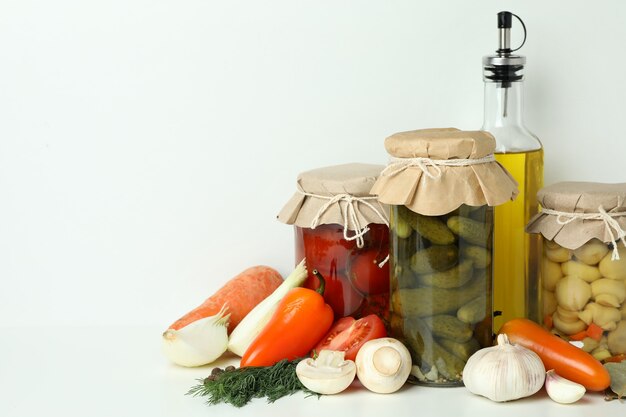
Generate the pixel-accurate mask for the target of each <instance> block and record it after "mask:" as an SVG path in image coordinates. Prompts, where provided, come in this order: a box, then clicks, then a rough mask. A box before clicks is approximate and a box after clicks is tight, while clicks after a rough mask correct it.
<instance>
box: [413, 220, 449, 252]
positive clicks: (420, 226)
mask: <svg viewBox="0 0 626 417" xmlns="http://www.w3.org/2000/svg"><path fill="white" fill-rule="evenodd" d="M411 226H412V227H413V228H414V229H415V231H416V232H417V233H419V235H420V236H422V237H423V238H425V239H428V240H429V241H430V242H432V243H434V244H435V245H450V244H452V243H454V241H455V240H456V238H455V236H454V233H452V231H451V230H450V229H449V228H448V226H446V224H445V223H444V222H443V221H441V220H439V219H438V218H437V217H432V216H422V215H421V214H417V213H416V214H415V216H413V218H412V219H411Z"/></svg>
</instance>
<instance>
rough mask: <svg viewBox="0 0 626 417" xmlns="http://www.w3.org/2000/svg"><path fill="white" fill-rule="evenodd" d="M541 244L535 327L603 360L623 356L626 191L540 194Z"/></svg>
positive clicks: (601, 187) (614, 187)
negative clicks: (538, 325) (541, 327)
mask: <svg viewBox="0 0 626 417" xmlns="http://www.w3.org/2000/svg"><path fill="white" fill-rule="evenodd" d="M537 199H538V201H539V203H540V204H541V206H542V210H541V212H540V213H539V214H537V215H536V216H535V217H534V218H533V219H531V221H530V222H529V224H528V226H527V228H526V230H527V231H528V232H529V233H540V234H541V235H542V237H543V256H542V260H541V274H540V278H539V283H537V286H538V287H539V288H541V289H542V290H541V293H540V299H539V303H538V305H539V306H540V307H539V309H540V311H539V312H538V313H537V315H536V316H537V321H539V322H541V323H543V325H544V326H545V327H546V328H548V329H550V330H551V331H552V332H553V333H555V334H558V335H559V336H561V337H562V338H564V339H565V340H570V341H579V342H582V345H581V346H582V349H583V350H585V351H587V352H590V353H591V354H592V355H593V356H594V357H595V358H596V359H598V360H601V361H604V360H607V359H610V358H612V357H615V356H617V357H620V358H621V357H623V356H621V355H624V354H626V301H625V300H626V238H625V236H626V184H600V183H591V182H562V183H557V184H554V185H550V186H548V187H545V188H543V189H542V190H540V191H539V193H537Z"/></svg>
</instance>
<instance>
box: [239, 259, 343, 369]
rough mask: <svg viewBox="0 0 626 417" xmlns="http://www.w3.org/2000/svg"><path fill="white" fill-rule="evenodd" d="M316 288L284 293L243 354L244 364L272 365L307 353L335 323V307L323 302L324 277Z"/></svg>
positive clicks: (242, 361) (315, 273) (242, 362)
mask: <svg viewBox="0 0 626 417" xmlns="http://www.w3.org/2000/svg"><path fill="white" fill-rule="evenodd" d="M313 274H314V275H315V276H317V278H318V279H319V280H320V286H319V288H318V289H317V290H310V289H308V288H294V289H292V290H291V291H289V292H288V293H287V295H285V297H283V299H282V300H281V301H280V303H279V304H278V307H277V309H276V312H275V313H274V315H273V316H272V318H271V319H270V321H269V322H268V323H267V324H266V325H265V327H264V328H263V330H261V333H259V335H258V336H257V338H256V339H254V341H253V342H252V344H250V346H249V347H248V349H247V350H246V352H245V353H244V355H243V357H242V358H241V364H240V366H241V367H244V366H272V365H274V364H276V363H277V362H279V361H280V360H282V359H288V360H293V359H296V358H299V357H302V356H306V355H307V354H308V353H309V352H310V351H311V349H313V348H314V347H315V345H316V344H317V342H319V341H320V340H321V339H322V337H324V335H325V334H326V333H327V332H328V330H329V329H330V326H331V325H332V324H333V317H334V315H333V309H332V308H331V307H330V306H329V305H328V304H326V303H325V302H324V297H323V296H322V294H323V293H324V286H325V283H324V278H323V277H322V275H321V274H320V273H319V272H317V271H316V270H314V271H313Z"/></svg>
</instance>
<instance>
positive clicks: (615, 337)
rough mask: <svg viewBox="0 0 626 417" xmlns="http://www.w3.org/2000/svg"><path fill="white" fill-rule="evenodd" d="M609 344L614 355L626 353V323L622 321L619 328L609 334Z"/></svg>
mask: <svg viewBox="0 0 626 417" xmlns="http://www.w3.org/2000/svg"><path fill="white" fill-rule="evenodd" d="M607 343H608V346H609V350H610V351H611V353H612V354H613V355H616V354H618V353H626V321H620V322H619V324H618V325H617V328H616V329H615V330H613V331H612V332H609V336H608V338H607Z"/></svg>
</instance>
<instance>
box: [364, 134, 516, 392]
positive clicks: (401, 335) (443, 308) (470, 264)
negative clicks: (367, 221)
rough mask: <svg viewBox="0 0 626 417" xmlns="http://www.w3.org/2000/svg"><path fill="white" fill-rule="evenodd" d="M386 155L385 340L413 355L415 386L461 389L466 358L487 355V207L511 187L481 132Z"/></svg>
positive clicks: (398, 146) (434, 138)
mask: <svg viewBox="0 0 626 417" xmlns="http://www.w3.org/2000/svg"><path fill="white" fill-rule="evenodd" d="M385 147H386V149H387V152H388V153H389V154H390V155H391V161H390V163H389V165H388V166H387V168H385V170H383V172H382V173H381V176H380V177H379V179H378V181H377V182H376V184H375V185H374V187H373V188H372V194H376V195H378V198H379V201H381V202H382V203H385V204H388V205H389V206H390V234H391V241H390V245H391V246H390V263H391V265H390V268H391V271H390V272H391V283H390V284H391V301H390V304H391V307H390V312H391V317H390V323H391V325H390V327H391V333H392V335H393V336H394V337H396V338H398V339H400V340H402V341H403V342H404V343H405V345H406V346H407V348H408V349H409V351H410V352H411V356H412V358H413V362H414V365H415V366H413V372H412V378H411V380H412V381H413V382H415V383H420V384H426V385H434V386H456V385H461V384H462V371H463V368H464V366H465V363H466V361H467V359H468V358H469V356H470V355H471V354H472V353H474V352H475V351H477V350H478V349H480V348H481V347H486V346H491V345H492V341H493V330H492V318H493V314H492V291H491V288H492V265H491V260H492V256H493V253H492V251H493V245H492V241H493V235H492V230H493V206H495V205H498V204H503V203H505V202H507V201H510V200H512V199H514V198H515V196H516V195H517V184H516V183H515V181H514V180H513V179H512V177H511V176H510V175H509V173H508V172H507V171H506V170H505V169H504V168H502V166H500V165H499V164H498V163H497V162H495V160H494V157H493V151H494V149H495V141H494V139H493V137H492V136H491V135H490V134H489V133H487V132H482V131H477V132H466V131H460V130H457V129H429V130H417V131H411V132H403V133H397V134H395V135H392V136H390V137H388V138H387V139H386V140H385Z"/></svg>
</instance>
